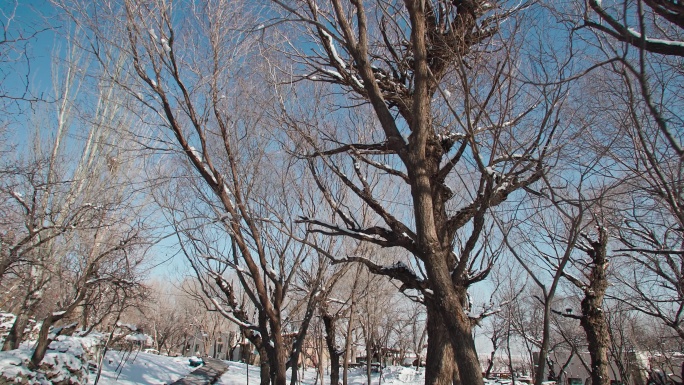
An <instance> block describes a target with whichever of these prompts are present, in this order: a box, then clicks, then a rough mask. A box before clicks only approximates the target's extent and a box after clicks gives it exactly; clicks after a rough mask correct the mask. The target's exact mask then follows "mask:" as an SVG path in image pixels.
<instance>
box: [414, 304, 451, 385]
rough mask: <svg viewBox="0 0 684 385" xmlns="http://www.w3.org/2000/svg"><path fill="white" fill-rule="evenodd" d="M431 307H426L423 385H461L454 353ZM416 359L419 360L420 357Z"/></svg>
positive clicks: (436, 314)
mask: <svg viewBox="0 0 684 385" xmlns="http://www.w3.org/2000/svg"><path fill="white" fill-rule="evenodd" d="M433 306H434V305H428V306H427V333H428V341H427V342H428V348H427V358H426V367H425V385H452V384H453V385H461V382H460V377H459V375H458V367H457V366H456V361H455V360H454V351H453V349H452V347H451V343H450V342H449V335H448V334H449V333H448V331H447V329H446V326H445V325H444V322H442V320H441V317H440V315H439V313H437V311H436V310H435V309H434V307H433ZM418 359H419V360H420V355H419V357H418ZM418 365H420V362H418Z"/></svg>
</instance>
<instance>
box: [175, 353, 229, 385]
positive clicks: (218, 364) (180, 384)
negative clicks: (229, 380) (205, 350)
mask: <svg viewBox="0 0 684 385" xmlns="http://www.w3.org/2000/svg"><path fill="white" fill-rule="evenodd" d="M227 370H228V364H227V363H226V362H225V361H221V360H216V359H213V358H205V359H204V365H203V366H200V367H199V368H198V369H196V370H194V371H193V372H192V373H190V374H188V375H187V376H186V377H185V378H181V379H180V380H178V381H176V382H174V383H172V384H171V385H210V384H213V383H215V382H216V380H218V379H219V377H221V375H222V374H223V373H225V372H226V371H227Z"/></svg>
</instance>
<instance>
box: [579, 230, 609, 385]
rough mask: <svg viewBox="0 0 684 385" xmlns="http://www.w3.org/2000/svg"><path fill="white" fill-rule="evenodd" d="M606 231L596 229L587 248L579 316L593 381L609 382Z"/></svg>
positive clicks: (595, 383) (606, 384) (601, 384)
mask: <svg viewBox="0 0 684 385" xmlns="http://www.w3.org/2000/svg"><path fill="white" fill-rule="evenodd" d="M606 247H607V234H606V231H605V230H604V229H600V230H599V241H598V242H592V249H591V250H590V251H589V252H588V254H589V256H590V257H591V259H592V262H593V263H592V270H591V274H590V276H589V285H588V286H587V287H586V288H585V289H584V299H582V319H581V320H580V324H581V325H582V328H583V329H584V332H585V333H586V334H587V340H588V342H589V356H590V357H591V383H592V385H609V384H610V374H609V371H608V350H609V347H610V334H609V331H608V322H606V318H605V314H604V313H603V309H602V307H603V298H604V295H605V294H606V290H607V289H608V277H607V274H606V270H607V267H608V260H607V258H606Z"/></svg>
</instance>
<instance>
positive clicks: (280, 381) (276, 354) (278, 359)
mask: <svg viewBox="0 0 684 385" xmlns="http://www.w3.org/2000/svg"><path fill="white" fill-rule="evenodd" d="M273 339H274V341H273V345H274V346H273V361H272V362H271V370H272V371H273V384H274V385H287V354H286V349H285V341H284V338H283V335H282V333H281V330H280V328H279V327H274V328H273Z"/></svg>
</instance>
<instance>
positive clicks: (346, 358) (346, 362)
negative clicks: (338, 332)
mask: <svg viewBox="0 0 684 385" xmlns="http://www.w3.org/2000/svg"><path fill="white" fill-rule="evenodd" d="M354 299H355V297H354V291H352V297H351V304H350V306H349V322H348V323H347V335H346V336H345V339H344V362H343V363H342V368H343V371H342V385H347V383H348V380H349V361H350V359H351V357H350V355H351V342H352V331H353V330H354Z"/></svg>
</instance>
